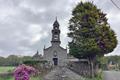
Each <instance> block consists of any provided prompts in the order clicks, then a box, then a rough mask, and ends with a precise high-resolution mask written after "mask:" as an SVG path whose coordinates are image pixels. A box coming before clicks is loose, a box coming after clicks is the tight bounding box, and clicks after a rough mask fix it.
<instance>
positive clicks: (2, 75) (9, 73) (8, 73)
mask: <svg viewBox="0 0 120 80" xmlns="http://www.w3.org/2000/svg"><path fill="white" fill-rule="evenodd" d="M6 76H7V77H8V76H13V72H5V73H0V77H6Z"/></svg>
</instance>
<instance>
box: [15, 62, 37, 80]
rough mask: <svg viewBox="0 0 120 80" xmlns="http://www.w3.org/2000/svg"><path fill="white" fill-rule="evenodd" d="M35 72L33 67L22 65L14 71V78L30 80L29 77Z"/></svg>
mask: <svg viewBox="0 0 120 80" xmlns="http://www.w3.org/2000/svg"><path fill="white" fill-rule="evenodd" d="M35 72H36V70H35V69H34V68H33V67H30V66H26V65H24V64H22V65H19V66H18V67H17V68H16V69H15V71H14V77H15V80H30V75H31V74H33V73H35Z"/></svg>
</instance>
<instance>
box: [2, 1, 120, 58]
mask: <svg viewBox="0 0 120 80" xmlns="http://www.w3.org/2000/svg"><path fill="white" fill-rule="evenodd" d="M78 1H79V0H76V1H74V0H0V9H1V11H0V13H2V14H3V15H0V55H2V56H7V55H10V54H16V55H33V54H34V53H35V52H36V50H39V51H40V53H42V49H43V47H44V45H46V47H48V46H50V41H51V29H52V24H53V22H54V20H55V17H56V16H58V21H59V23H60V28H61V29H62V30H61V33H62V34H61V42H62V44H61V45H62V46H64V47H66V45H67V42H68V41H69V39H68V38H67V37H66V36H67V34H66V33H67V31H68V30H67V27H68V24H67V23H68V20H69V18H70V16H71V10H72V8H73V7H74V6H75V5H76V2H78ZM102 2H103V3H101V4H99V3H100V1H98V0H95V4H97V5H98V6H99V7H100V8H101V9H102V10H103V11H105V12H106V13H108V14H113V15H114V13H110V11H111V12H112V11H114V7H113V6H109V5H111V3H110V2H108V1H105V0H104V1H102ZM102 6H103V7H102ZM115 10H116V9H115ZM7 11H9V12H7ZM112 18H114V16H112ZM112 18H111V20H109V22H110V23H111V25H112V26H116V27H115V28H114V29H115V31H116V32H117V36H118V37H119V36H120V33H119V32H118V31H117V30H119V29H120V28H119V27H118V24H119V22H114V23H113V20H112ZM115 19H116V18H115ZM117 21H120V18H117ZM31 25H37V26H40V29H41V30H38V29H39V28H36V29H33V30H32V29H31V30H29V29H30V28H31V27H30V26H31ZM33 28H34V27H33ZM37 35H38V36H39V35H40V38H39V37H38V36H37ZM118 49H120V47H119V46H118V48H117V50H116V51H117V52H118V51H119V50H118ZM116 51H115V52H116ZM3 54H4V55H3Z"/></svg>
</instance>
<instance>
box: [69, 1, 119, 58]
mask: <svg viewBox="0 0 120 80" xmlns="http://www.w3.org/2000/svg"><path fill="white" fill-rule="evenodd" d="M68 36H69V37H70V38H71V39H72V41H71V42H69V52H70V54H71V55H73V56H74V57H76V58H79V59H80V58H83V57H84V58H86V57H92V58H93V57H95V56H96V55H104V54H108V53H110V52H112V51H113V50H114V48H115V47H116V45H117V39H116V35H115V33H114V31H113V30H112V29H111V28H110V25H109V23H108V22H107V18H106V14H105V13H103V12H102V11H101V10H100V9H98V8H97V6H96V5H94V4H93V3H91V2H85V3H83V2H80V3H79V4H78V5H77V6H76V7H75V8H74V9H73V11H72V18H71V19H70V20H69V33H68Z"/></svg>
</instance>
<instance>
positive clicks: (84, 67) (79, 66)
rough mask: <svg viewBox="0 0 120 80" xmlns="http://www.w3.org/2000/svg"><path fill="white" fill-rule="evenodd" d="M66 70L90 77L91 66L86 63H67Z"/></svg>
mask: <svg viewBox="0 0 120 80" xmlns="http://www.w3.org/2000/svg"><path fill="white" fill-rule="evenodd" d="M68 68H69V69H71V70H72V71H74V72H76V73H78V74H79V75H82V76H85V77H90V76H91V72H92V70H91V66H90V64H89V63H88V62H86V61H85V62H84V61H76V62H69V63H68Z"/></svg>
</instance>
